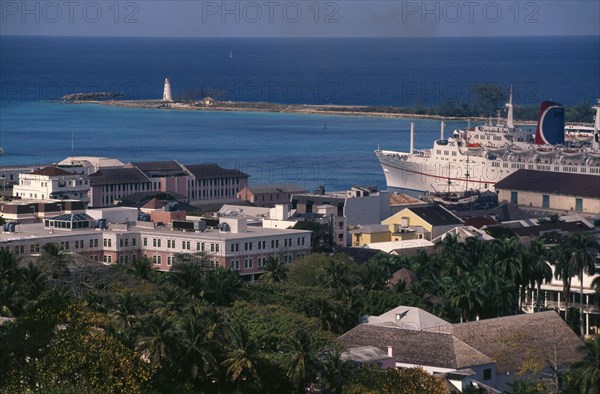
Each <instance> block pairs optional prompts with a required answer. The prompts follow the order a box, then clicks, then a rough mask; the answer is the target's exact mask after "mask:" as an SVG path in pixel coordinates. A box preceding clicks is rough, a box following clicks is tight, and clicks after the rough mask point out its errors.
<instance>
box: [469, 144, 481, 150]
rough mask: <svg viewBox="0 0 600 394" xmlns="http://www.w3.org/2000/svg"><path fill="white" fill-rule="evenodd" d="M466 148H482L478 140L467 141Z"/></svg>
mask: <svg viewBox="0 0 600 394" xmlns="http://www.w3.org/2000/svg"><path fill="white" fill-rule="evenodd" d="M467 148H468V149H469V150H481V149H482V147H481V144H480V143H479V142H469V143H468V144H467Z"/></svg>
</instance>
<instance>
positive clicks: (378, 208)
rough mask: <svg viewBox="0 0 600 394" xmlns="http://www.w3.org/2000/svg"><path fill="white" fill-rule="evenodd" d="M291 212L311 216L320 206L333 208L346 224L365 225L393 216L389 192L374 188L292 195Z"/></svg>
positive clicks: (354, 188)
mask: <svg viewBox="0 0 600 394" xmlns="http://www.w3.org/2000/svg"><path fill="white" fill-rule="evenodd" d="M291 203H292V209H294V210H296V213H298V214H303V213H311V212H315V211H316V209H315V208H316V207H317V206H320V205H332V206H333V207H335V209H336V216H338V217H344V218H346V223H347V224H348V225H349V226H352V225H359V224H362V225H365V224H376V223H380V222H381V221H382V220H383V219H385V218H387V217H389V216H390V193H389V192H388V191H386V190H377V189H376V188H373V187H364V186H354V187H353V188H351V189H350V190H348V191H341V192H328V193H325V191H324V190H322V189H321V190H319V191H318V192H316V193H303V194H293V195H292V200H291Z"/></svg>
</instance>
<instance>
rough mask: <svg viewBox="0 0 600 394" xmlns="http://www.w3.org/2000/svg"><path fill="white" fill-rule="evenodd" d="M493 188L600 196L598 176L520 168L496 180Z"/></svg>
mask: <svg viewBox="0 0 600 394" xmlns="http://www.w3.org/2000/svg"><path fill="white" fill-rule="evenodd" d="M495 188H496V189H497V190H499V189H507V190H523V191H532V192H538V193H549V194H564V195H569V196H581V197H590V198H600V177H599V176H596V175H586V174H571V173H562V172H550V171H534V170H524V169H521V170H518V171H516V172H514V173H512V174H510V175H509V176H507V177H506V178H504V179H502V180H501V181H500V182H497V183H496V185H495Z"/></svg>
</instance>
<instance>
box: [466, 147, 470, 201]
mask: <svg viewBox="0 0 600 394" xmlns="http://www.w3.org/2000/svg"><path fill="white" fill-rule="evenodd" d="M469 175H470V174H469V151H467V173H466V174H465V178H466V179H465V193H467V192H468V191H469Z"/></svg>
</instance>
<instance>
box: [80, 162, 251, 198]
mask: <svg viewBox="0 0 600 394" xmlns="http://www.w3.org/2000/svg"><path fill="white" fill-rule="evenodd" d="M90 184H91V187H90V206H92V207H107V206H112V205H114V204H115V201H119V200H122V199H125V198H127V197H133V198H134V199H135V196H143V195H147V194H156V193H169V194H175V195H177V196H180V197H182V198H184V199H186V200H188V201H190V202H192V201H206V200H220V199H226V198H235V196H236V194H237V192H238V191H239V190H240V189H241V188H244V187H246V186H247V185H248V175H247V174H245V173H243V172H241V171H239V170H236V169H226V168H222V167H220V166H219V165H217V164H212V163H208V164H186V165H184V164H181V163H178V162H177V161H175V160H171V161H160V162H139V163H130V164H128V165H126V166H125V167H121V168H104V169H101V170H100V171H98V172H96V173H94V174H91V175H90Z"/></svg>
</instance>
